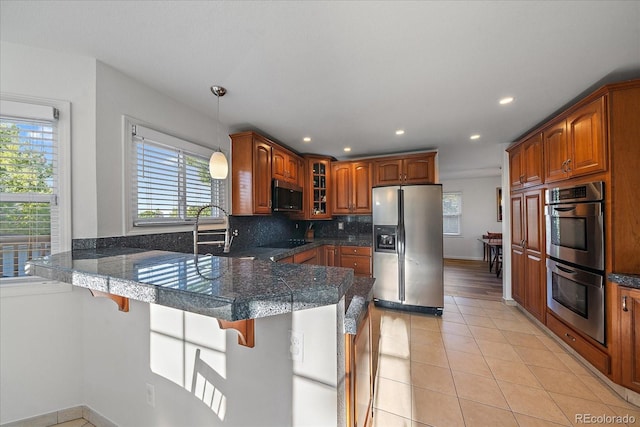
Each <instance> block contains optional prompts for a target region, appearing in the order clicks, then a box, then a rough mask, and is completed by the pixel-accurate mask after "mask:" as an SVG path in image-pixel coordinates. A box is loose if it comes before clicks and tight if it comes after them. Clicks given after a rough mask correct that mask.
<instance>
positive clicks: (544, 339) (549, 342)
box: [538, 335, 566, 353]
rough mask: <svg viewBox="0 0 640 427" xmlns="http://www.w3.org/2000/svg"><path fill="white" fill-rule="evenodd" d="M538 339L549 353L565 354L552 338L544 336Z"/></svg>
mask: <svg viewBox="0 0 640 427" xmlns="http://www.w3.org/2000/svg"><path fill="white" fill-rule="evenodd" d="M538 339H539V340H540V341H542V343H543V344H544V345H546V346H547V349H549V350H550V351H552V352H554V353H566V350H565V349H564V348H562V346H561V345H560V344H558V342H557V341H556V340H554V339H553V338H551V337H549V336H546V335H539V336H538Z"/></svg>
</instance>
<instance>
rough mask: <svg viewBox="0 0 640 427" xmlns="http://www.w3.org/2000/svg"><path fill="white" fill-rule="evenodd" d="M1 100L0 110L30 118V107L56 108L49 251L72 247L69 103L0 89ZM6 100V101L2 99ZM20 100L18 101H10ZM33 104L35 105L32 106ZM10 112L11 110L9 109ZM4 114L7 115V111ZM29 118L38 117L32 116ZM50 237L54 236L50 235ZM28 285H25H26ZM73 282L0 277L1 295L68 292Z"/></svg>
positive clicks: (29, 277)
mask: <svg viewBox="0 0 640 427" xmlns="http://www.w3.org/2000/svg"><path fill="white" fill-rule="evenodd" d="M0 100H1V101H2V102H3V105H2V112H4V111H5V108H7V110H6V111H11V110H9V108H11V109H13V108H22V109H23V114H22V116H23V117H25V118H29V114H30V111H34V110H36V111H37V108H42V107H51V108H55V109H57V110H58V114H59V115H58V120H57V123H56V131H57V137H58V138H57V152H58V168H57V171H56V172H57V205H58V224H57V225H58V227H57V247H55V248H53V247H52V253H59V252H67V251H70V250H71V239H72V231H71V225H72V222H71V220H72V219H71V212H72V211H71V103H70V102H68V101H60V100H52V99H46V98H37V97H32V96H24V95H17V94H9V93H0ZM5 101H8V103H5ZM11 103H20V104H23V105H22V106H20V105H16V104H14V105H11ZM34 107H35V108H34ZM11 113H13V111H11ZM7 115H10V114H9V113H7ZM31 118H37V117H33V116H31ZM52 240H53V236H52ZM27 285H28V286H27ZM71 290H72V286H71V285H70V284H67V283H61V282H58V281H55V280H49V279H45V278H41V277H37V276H27V277H15V278H5V279H0V298H5V297H16V296H26V295H41V294H49V293H58V292H70V291H71Z"/></svg>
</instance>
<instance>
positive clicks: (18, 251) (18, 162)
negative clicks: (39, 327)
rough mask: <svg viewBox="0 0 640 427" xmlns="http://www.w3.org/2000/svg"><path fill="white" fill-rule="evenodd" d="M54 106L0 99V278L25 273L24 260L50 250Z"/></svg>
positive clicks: (54, 243)
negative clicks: (0, 102) (0, 101)
mask: <svg viewBox="0 0 640 427" xmlns="http://www.w3.org/2000/svg"><path fill="white" fill-rule="evenodd" d="M56 119H57V110H56V109H55V108H52V107H47V106H40V105H33V104H26V103H19V102H11V101H5V100H3V101H2V104H1V111H0V257H1V261H2V263H1V266H0V277H2V278H15V277H21V276H25V275H26V274H25V263H26V262H27V261H28V260H30V259H32V258H36V257H39V256H44V255H48V254H50V253H51V251H52V250H53V251H56V250H57V249H58V247H59V244H60V238H59V232H58V226H59V211H58V203H57V201H58V200H57V191H58V144H57V126H56V121H57V120H56Z"/></svg>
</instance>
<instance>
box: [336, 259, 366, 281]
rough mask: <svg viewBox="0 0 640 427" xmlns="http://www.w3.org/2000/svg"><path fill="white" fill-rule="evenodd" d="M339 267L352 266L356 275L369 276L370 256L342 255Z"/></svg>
mask: <svg viewBox="0 0 640 427" xmlns="http://www.w3.org/2000/svg"><path fill="white" fill-rule="evenodd" d="M340 267H346V268H353V272H354V274H355V275H356V276H371V258H370V257H368V256H358V255H342V256H341V257H340Z"/></svg>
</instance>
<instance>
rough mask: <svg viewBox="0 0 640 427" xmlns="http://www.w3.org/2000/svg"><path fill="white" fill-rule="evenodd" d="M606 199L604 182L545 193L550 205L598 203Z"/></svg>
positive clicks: (551, 189)
mask: <svg viewBox="0 0 640 427" xmlns="http://www.w3.org/2000/svg"><path fill="white" fill-rule="evenodd" d="M603 199H604V183H603V182H602V181H597V182H590V183H588V184H581V185H576V186H574V187H556V188H550V189H548V190H547V191H545V200H546V203H547V204H548V205H555V204H558V203H582V202H598V201H601V200H603Z"/></svg>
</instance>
